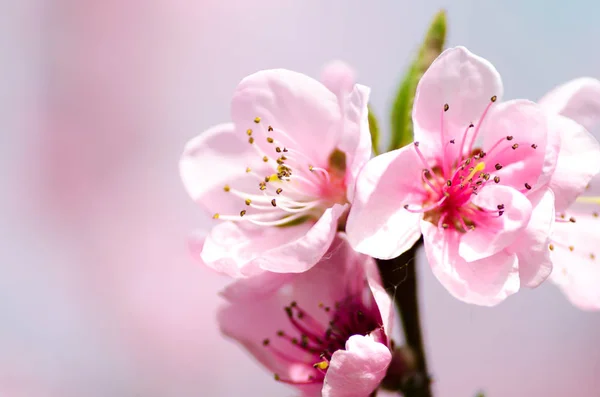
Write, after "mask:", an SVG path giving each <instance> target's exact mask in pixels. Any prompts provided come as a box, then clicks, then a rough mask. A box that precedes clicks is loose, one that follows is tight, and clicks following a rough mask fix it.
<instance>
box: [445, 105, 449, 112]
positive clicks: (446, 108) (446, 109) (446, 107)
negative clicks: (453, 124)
mask: <svg viewBox="0 0 600 397" xmlns="http://www.w3.org/2000/svg"><path fill="white" fill-rule="evenodd" d="M448 109H450V106H448V104H447V103H446V104H444V112H447V111H448Z"/></svg>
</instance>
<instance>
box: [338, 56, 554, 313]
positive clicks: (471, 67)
mask: <svg viewBox="0 0 600 397" xmlns="http://www.w3.org/2000/svg"><path fill="white" fill-rule="evenodd" d="M502 91H503V88H502V82H501V80H500V76H499V74H498V72H497V71H496V69H495V68H494V67H493V66H492V65H491V64H490V63H489V62H488V61H486V60H485V59H482V58H480V57H478V56H476V55H474V54H472V53H470V52H469V51H468V50H466V49H465V48H462V47H457V48H452V49H449V50H447V51H444V52H443V53H442V54H441V55H440V56H439V57H438V58H437V59H436V60H435V61H434V62H433V64H432V65H431V67H430V68H429V69H428V70H427V72H426V73H425V74H424V75H423V77H422V79H421V81H420V83H419V85H418V88H417V92H416V96H415V103H414V107H413V115H412V116H413V123H414V136H415V142H414V144H412V145H409V146H407V147H404V148H402V149H399V150H395V151H392V152H389V153H386V154H383V155H381V156H378V157H375V158H374V159H372V160H370V161H369V162H368V163H367V164H366V165H365V167H364V168H363V170H362V171H361V174H360V175H359V178H358V180H357V185H356V193H355V200H354V202H353V208H352V211H351V212H350V215H349V217H348V222H347V229H346V230H347V232H348V238H349V241H350V243H351V244H352V246H353V247H354V248H355V249H356V250H357V251H359V252H362V253H365V254H369V255H371V256H374V257H377V258H383V259H388V258H393V257H396V256H398V255H399V254H401V253H402V252H404V251H406V250H407V249H409V248H410V247H411V246H412V245H413V244H414V243H415V242H416V241H417V240H418V239H419V237H420V236H421V234H422V235H423V237H424V242H425V251H426V254H427V258H428V260H429V263H430V265H431V267H432V269H433V272H434V273H435V275H436V276H437V278H438V279H439V280H440V281H441V282H442V284H443V285H444V286H445V287H446V288H447V289H448V290H449V291H450V293H451V294H453V295H454V296H455V297H457V298H459V299H461V300H463V301H465V302H470V303H475V304H480V305H493V304H497V303H498V302H500V301H502V300H503V299H505V298H506V297H507V296H508V295H510V294H513V293H515V292H516V291H517V290H519V288H520V286H521V285H524V286H531V287H533V286H536V285H538V284H539V283H540V282H541V281H543V280H544V279H545V278H546V277H547V276H548V274H549V273H550V270H551V262H550V258H549V256H550V255H549V251H548V249H547V247H548V243H549V240H548V238H549V233H550V229H551V227H552V223H553V221H554V207H553V200H554V199H553V194H552V192H551V191H550V189H548V188H547V185H548V183H549V179H550V176H551V175H552V171H553V170H554V167H555V165H556V156H557V152H558V150H559V140H558V139H555V137H554V136H553V135H549V130H548V128H547V117H546V115H545V113H544V112H543V111H542V110H541V109H540V108H539V106H538V105H536V104H535V103H533V102H529V101H525V100H513V101H509V102H504V103H501V102H500V97H501V96H502ZM478 142H479V145H478V144H477V143H478Z"/></svg>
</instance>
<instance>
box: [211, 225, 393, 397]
mask: <svg viewBox="0 0 600 397" xmlns="http://www.w3.org/2000/svg"><path fill="white" fill-rule="evenodd" d="M256 277H257V279H258V280H253V278H249V279H242V280H238V281H237V282H236V283H234V284H233V285H232V286H230V287H229V288H228V289H227V290H225V292H224V294H223V295H224V296H225V297H226V298H228V300H229V302H228V304H227V305H226V306H225V307H223V308H222V309H221V310H220V312H219V316H218V317H219V323H220V326H221V329H222V331H223V333H224V334H225V335H227V336H229V337H232V338H234V339H236V340H237V341H239V342H240V343H241V344H242V345H243V346H244V347H245V348H246V349H248V351H249V352H250V353H252V354H253V355H254V356H255V357H256V358H257V359H258V360H259V361H260V362H261V363H262V364H263V365H264V366H265V367H267V368H268V369H269V370H270V371H272V372H273V373H274V378H275V380H276V381H279V382H284V383H287V384H290V385H293V386H296V387H297V388H299V389H300V390H301V392H302V393H304V395H314V396H320V395H323V396H347V397H366V396H369V395H370V394H371V392H373V390H375V389H376V388H377V387H378V386H379V383H380V382H381V380H382V379H383V377H384V376H385V373H386V369H387V367H388V365H389V363H390V361H391V356H392V355H391V352H390V348H389V346H390V337H389V335H390V327H391V324H392V322H393V318H392V315H393V307H392V302H391V300H390V297H389V296H388V294H387V293H386V291H385V290H384V288H383V287H382V284H381V281H380V278H379V273H378V271H377V267H376V265H375V262H374V260H373V259H371V258H369V257H367V256H365V255H361V254H358V253H356V252H354V251H353V250H352V248H351V247H350V246H349V244H348V243H347V242H346V239H345V237H344V236H343V235H341V234H340V235H338V237H337V238H336V240H334V242H333V244H332V246H331V249H330V250H329V252H328V253H327V254H326V255H325V256H324V257H323V259H322V260H321V261H320V262H319V263H318V264H317V265H316V266H314V267H313V268H312V269H310V270H308V271H306V272H304V273H300V274H274V273H263V274H261V275H258V276H256ZM257 281H258V282H257ZM249 283H251V285H250V286H248V284H249ZM260 284H263V285H267V287H268V288H270V287H269V285H271V286H272V285H275V290H274V291H272V292H271V293H268V294H265V293H263V292H262V291H260V289H256V288H255V287H256V286H258V285H260ZM321 393H322V394H321Z"/></svg>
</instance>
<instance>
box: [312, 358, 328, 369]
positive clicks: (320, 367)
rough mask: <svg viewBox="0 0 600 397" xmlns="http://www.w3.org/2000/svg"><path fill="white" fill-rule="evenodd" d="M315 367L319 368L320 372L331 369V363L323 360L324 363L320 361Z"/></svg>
mask: <svg viewBox="0 0 600 397" xmlns="http://www.w3.org/2000/svg"><path fill="white" fill-rule="evenodd" d="M313 367H315V368H318V369H320V370H323V371H324V370H326V369H327V368H329V362H327V361H325V360H323V361H319V362H318V363H315V364H314V365H313Z"/></svg>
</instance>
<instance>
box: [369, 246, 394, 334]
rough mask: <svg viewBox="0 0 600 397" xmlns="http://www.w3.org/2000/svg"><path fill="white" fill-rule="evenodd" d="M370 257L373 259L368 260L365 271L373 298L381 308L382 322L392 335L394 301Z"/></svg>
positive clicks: (386, 330) (387, 331)
mask: <svg viewBox="0 0 600 397" xmlns="http://www.w3.org/2000/svg"><path fill="white" fill-rule="evenodd" d="M370 259H371V260H370V261H367V262H366V263H365V265H364V269H365V273H366V275H367V282H368V283H369V288H370V289H371V293H372V294H373V298H374V299H375V302H376V303H377V307H378V308H379V313H380V315H381V322H382V325H383V329H384V331H385V334H386V335H392V329H393V326H394V314H395V308H394V303H393V301H392V299H391V297H390V294H388V292H387V291H386V290H385V288H384V287H383V283H382V281H381V275H380V273H379V269H378V268H377V263H376V262H375V261H374V260H372V258H370Z"/></svg>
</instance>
